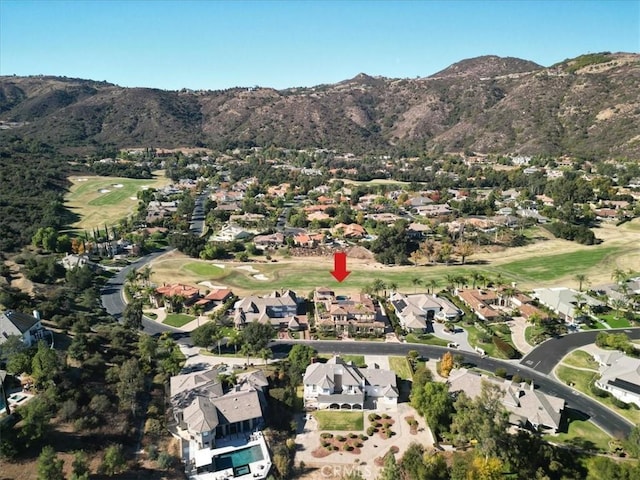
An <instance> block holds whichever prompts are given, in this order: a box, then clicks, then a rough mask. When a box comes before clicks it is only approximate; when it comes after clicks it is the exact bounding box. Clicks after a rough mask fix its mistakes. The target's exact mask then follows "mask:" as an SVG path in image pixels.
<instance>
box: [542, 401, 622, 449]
mask: <svg viewBox="0 0 640 480" xmlns="http://www.w3.org/2000/svg"><path fill="white" fill-rule="evenodd" d="M565 412H566V415H567V419H566V422H568V427H567V431H566V432H562V433H558V434H556V435H545V436H544V439H545V440H546V441H548V442H552V443H562V444H566V445H570V446H578V447H585V446H589V445H591V446H593V448H596V449H598V450H599V451H600V452H603V453H606V452H608V451H609V441H610V440H611V437H610V436H609V435H608V434H607V433H605V432H604V431H603V430H602V429H600V428H598V427H597V426H596V425H594V424H593V423H591V422H589V421H588V420H584V419H583V417H582V416H580V414H579V413H578V412H575V411H574V410H571V409H566V410H565ZM587 442H588V443H587Z"/></svg>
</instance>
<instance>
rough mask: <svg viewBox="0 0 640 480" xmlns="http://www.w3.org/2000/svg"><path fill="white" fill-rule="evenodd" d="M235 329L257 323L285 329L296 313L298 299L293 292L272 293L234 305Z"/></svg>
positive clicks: (254, 296)
mask: <svg viewBox="0 0 640 480" xmlns="http://www.w3.org/2000/svg"><path fill="white" fill-rule="evenodd" d="M234 309H235V314H234V323H235V326H236V327H237V328H242V327H243V326H244V325H246V324H248V323H251V322H254V321H257V322H260V323H268V324H270V325H271V326H273V327H275V328H278V329H281V328H282V329H286V328H288V326H289V324H290V323H291V320H292V319H295V317H296V314H297V313H298V297H297V296H296V293H295V292H294V291H293V290H285V291H283V292H278V291H274V292H272V293H270V294H269V295H266V296H264V297H259V296H257V295H251V296H248V297H245V298H243V299H242V300H238V301H237V302H236V304H235V305H234Z"/></svg>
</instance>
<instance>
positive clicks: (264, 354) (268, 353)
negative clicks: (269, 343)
mask: <svg viewBox="0 0 640 480" xmlns="http://www.w3.org/2000/svg"><path fill="white" fill-rule="evenodd" d="M258 355H260V358H261V359H262V361H263V362H264V364H265V365H266V364H267V361H269V360H270V359H271V358H273V351H272V350H271V349H270V348H263V349H261V350H260V351H259V352H258Z"/></svg>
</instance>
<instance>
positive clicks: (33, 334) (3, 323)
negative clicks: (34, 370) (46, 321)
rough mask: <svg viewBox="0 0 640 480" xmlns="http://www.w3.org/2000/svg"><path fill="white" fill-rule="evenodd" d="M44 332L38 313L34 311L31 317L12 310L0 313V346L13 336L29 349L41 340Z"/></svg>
mask: <svg viewBox="0 0 640 480" xmlns="http://www.w3.org/2000/svg"><path fill="white" fill-rule="evenodd" d="M45 332H46V330H44V329H43V328H42V322H41V321H40V315H39V314H38V312H35V311H34V315H33V316H32V315H28V314H26V313H22V312H16V311H14V310H6V311H4V312H2V313H0V345H1V344H3V343H4V342H6V341H7V339H8V338H9V337H10V336H14V335H15V336H18V337H20V338H21V339H22V341H23V342H24V344H25V345H27V346H29V347H30V346H31V345H34V344H35V343H37V342H38V340H40V339H42V338H43V336H44V334H45Z"/></svg>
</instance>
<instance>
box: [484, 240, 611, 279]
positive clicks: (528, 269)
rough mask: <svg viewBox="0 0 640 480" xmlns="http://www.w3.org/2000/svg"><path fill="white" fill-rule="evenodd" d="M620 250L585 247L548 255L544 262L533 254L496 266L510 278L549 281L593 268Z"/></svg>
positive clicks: (498, 270) (497, 269)
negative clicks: (523, 258)
mask: <svg viewBox="0 0 640 480" xmlns="http://www.w3.org/2000/svg"><path fill="white" fill-rule="evenodd" d="M618 250H619V249H618V248H616V247H588V248H587V247H585V249H584V250H578V251H576V252H570V253H562V254H559V255H547V256H545V258H544V262H541V261H540V258H539V257H535V256H532V257H531V258H527V259H526V260H518V261H515V262H511V263H506V264H504V265H499V266H496V267H495V271H496V272H501V273H504V274H506V276H508V277H510V278H511V277H513V278H526V279H527V280H529V281H548V280H552V279H554V278H559V277H564V276H567V275H571V274H573V273H575V272H581V271H585V270H588V269H589V268H593V267H595V266H596V265H598V264H599V263H600V262H602V261H603V260H604V259H605V258H606V257H607V256H609V255H613V254H615V253H616V252H617V251H618Z"/></svg>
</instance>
